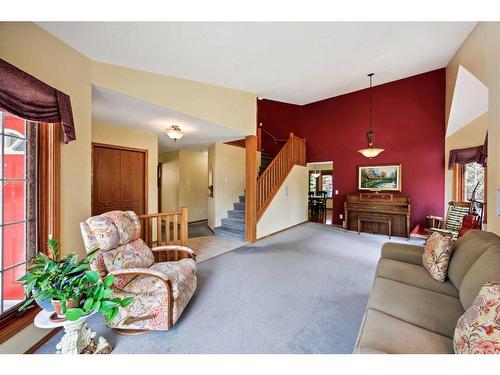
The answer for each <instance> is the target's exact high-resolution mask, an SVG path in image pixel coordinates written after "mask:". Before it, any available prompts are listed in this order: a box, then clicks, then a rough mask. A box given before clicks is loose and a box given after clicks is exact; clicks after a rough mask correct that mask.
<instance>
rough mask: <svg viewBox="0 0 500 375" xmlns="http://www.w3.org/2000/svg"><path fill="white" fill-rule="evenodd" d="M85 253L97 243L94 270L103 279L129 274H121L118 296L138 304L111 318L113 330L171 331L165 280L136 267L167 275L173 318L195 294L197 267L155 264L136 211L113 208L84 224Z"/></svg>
mask: <svg viewBox="0 0 500 375" xmlns="http://www.w3.org/2000/svg"><path fill="white" fill-rule="evenodd" d="M80 228H81V231H82V236H83V239H84V243H85V247H86V250H87V252H89V251H90V250H92V249H93V248H94V247H96V246H97V247H99V249H100V251H98V253H97V255H96V257H95V259H94V261H93V262H92V264H91V267H92V269H93V270H96V271H98V272H99V273H100V274H101V276H102V277H104V276H105V275H106V274H107V273H109V272H113V271H117V270H120V272H125V273H130V276H128V275H125V276H121V277H117V278H116V280H115V283H114V288H115V295H116V296H117V297H122V298H123V297H126V296H134V298H135V299H134V302H133V303H132V304H131V305H129V306H127V307H126V308H122V309H120V312H119V314H118V315H117V316H116V317H115V318H114V319H113V321H111V322H108V325H109V326H110V327H112V328H124V329H150V330H167V329H168V303H169V302H168V301H169V299H168V293H167V287H166V286H165V284H164V282H163V281H162V280H161V279H159V278H157V277H153V276H137V275H134V274H133V273H134V272H136V271H140V272H147V273H150V274H152V275H157V276H159V277H165V278H168V279H169V280H170V282H171V284H172V291H173V293H172V294H173V301H174V303H173V322H174V323H175V322H176V321H177V319H178V318H179V317H180V315H181V314H182V311H183V310H184V308H185V307H186V305H187V304H188V302H189V300H190V299H191V297H192V296H193V294H194V292H195V290H196V285H197V279H196V272H197V265H196V262H195V261H194V260H193V259H181V260H180V261H177V262H163V263H154V256H153V252H152V251H151V249H150V248H149V247H148V246H147V245H146V244H145V243H144V241H143V240H142V239H141V238H140V235H141V225H140V221H139V219H138V218H137V215H136V214H135V213H134V212H132V211H126V212H124V211H111V212H107V213H105V214H102V215H99V216H94V217H91V218H89V219H88V220H86V221H85V222H83V223H81V224H80Z"/></svg>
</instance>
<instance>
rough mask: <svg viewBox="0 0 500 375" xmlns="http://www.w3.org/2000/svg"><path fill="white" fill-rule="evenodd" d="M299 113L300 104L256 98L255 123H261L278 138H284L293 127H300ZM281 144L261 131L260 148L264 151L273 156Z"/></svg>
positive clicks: (286, 137) (300, 111)
mask: <svg viewBox="0 0 500 375" xmlns="http://www.w3.org/2000/svg"><path fill="white" fill-rule="evenodd" d="M301 114H302V107H301V106H300V105H295V104H288V103H282V102H277V101H274V100H266V99H264V100H257V125H258V124H259V123H262V127H263V128H265V129H266V130H267V131H268V132H269V133H271V134H272V135H273V136H274V137H275V138H278V139H285V140H286V139H288V138H289V136H290V132H291V131H293V129H301V122H300V120H301ZM283 145H284V143H283V142H278V143H275V142H274V141H273V138H271V137H270V136H269V135H267V134H266V133H265V132H262V141H261V148H262V150H263V151H264V152H266V153H268V154H271V155H272V156H275V155H276V154H277V153H278V151H279V150H280V149H281V147H283Z"/></svg>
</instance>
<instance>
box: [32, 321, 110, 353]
mask: <svg viewBox="0 0 500 375" xmlns="http://www.w3.org/2000/svg"><path fill="white" fill-rule="evenodd" d="M51 314H52V313H51V312H47V311H40V312H39V313H38V314H37V316H36V317H35V322H34V323H35V326H37V327H38V328H45V329H54V328H58V327H64V336H63V337H62V338H61V341H59V343H58V344H57V345H56V349H57V351H56V354H109V353H111V351H112V348H111V345H109V343H108V341H107V340H106V339H105V338H104V337H102V336H100V337H99V338H98V339H95V337H96V333H95V332H94V331H92V330H91V329H90V328H89V326H88V325H87V323H85V321H86V320H87V319H88V318H89V317H90V316H91V315H93V314H94V313H92V314H89V315H86V316H84V317H82V318H80V319H78V320H75V321H69V320H65V321H62V322H55V321H52V320H51V319H50V316H51Z"/></svg>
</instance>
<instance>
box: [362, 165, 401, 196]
mask: <svg viewBox="0 0 500 375" xmlns="http://www.w3.org/2000/svg"><path fill="white" fill-rule="evenodd" d="M358 190H374V191H377V190H384V191H401V164H391V165H367V166H359V167H358Z"/></svg>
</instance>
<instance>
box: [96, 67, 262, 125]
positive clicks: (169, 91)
mask: <svg viewBox="0 0 500 375" xmlns="http://www.w3.org/2000/svg"><path fill="white" fill-rule="evenodd" d="M92 82H93V83H95V84H96V85H98V86H102V87H106V88H108V89H111V90H115V91H118V92H121V93H123V94H126V95H129V96H132V97H135V98H138V99H141V100H145V101H147V102H150V103H154V104H157V105H159V106H163V107H167V108H169V109H172V110H174V111H177V112H181V113H185V114H188V115H191V116H194V117H197V118H200V119H203V120H206V121H210V122H213V123H215V124H219V125H223V126H226V127H228V128H231V129H236V130H240V131H242V132H244V133H245V134H247V135H250V134H255V133H256V127H255V124H256V121H257V119H256V116H257V104H256V98H255V94H252V93H249V92H244V91H239V90H233V89H228V88H224V87H219V86H213V85H207V84H204V83H199V82H194V81H188V80H185V79H179V78H174V77H168V76H164V75H160V74H154V73H148V72H144V71H140V70H136V69H129V68H124V67H119V66H116V65H110V64H104V63H99V62H92Z"/></svg>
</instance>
